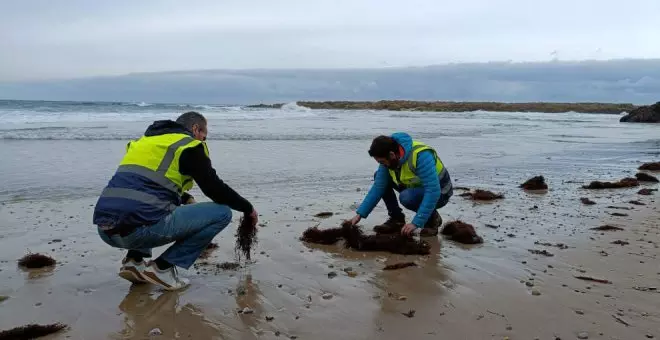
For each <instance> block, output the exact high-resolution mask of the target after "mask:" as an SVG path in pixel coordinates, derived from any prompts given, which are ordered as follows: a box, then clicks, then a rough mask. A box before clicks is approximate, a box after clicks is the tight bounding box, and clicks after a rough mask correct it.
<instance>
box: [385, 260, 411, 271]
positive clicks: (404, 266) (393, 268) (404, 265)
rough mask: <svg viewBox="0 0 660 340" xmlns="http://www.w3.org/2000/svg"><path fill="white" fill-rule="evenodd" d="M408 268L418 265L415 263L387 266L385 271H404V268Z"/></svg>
mask: <svg viewBox="0 0 660 340" xmlns="http://www.w3.org/2000/svg"><path fill="white" fill-rule="evenodd" d="M408 267H417V263H415V262H399V263H395V264H390V265H387V266H385V268H383V270H396V269H403V268H408Z"/></svg>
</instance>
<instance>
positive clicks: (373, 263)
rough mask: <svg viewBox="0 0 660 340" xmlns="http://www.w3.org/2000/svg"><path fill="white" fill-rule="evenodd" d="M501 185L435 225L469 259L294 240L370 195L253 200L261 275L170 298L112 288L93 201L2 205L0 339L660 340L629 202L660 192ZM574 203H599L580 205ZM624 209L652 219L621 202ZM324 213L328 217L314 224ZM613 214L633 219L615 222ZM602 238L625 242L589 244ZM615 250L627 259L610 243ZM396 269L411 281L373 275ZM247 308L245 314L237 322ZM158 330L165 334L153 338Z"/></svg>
mask: <svg viewBox="0 0 660 340" xmlns="http://www.w3.org/2000/svg"><path fill="white" fill-rule="evenodd" d="M507 171H511V172H512V173H513V172H515V171H516V170H515V169H510V170H506V171H505V170H498V172H500V175H501V176H502V177H501V178H508V179H510V181H508V182H506V181H505V182H502V183H498V182H496V181H487V180H482V181H481V182H478V181H476V180H474V181H471V182H470V183H469V184H467V185H473V188H482V189H488V190H493V191H495V192H499V193H503V194H504V195H505V198H504V199H501V200H497V201H493V202H474V201H471V200H468V199H465V198H463V197H459V196H458V194H460V193H461V191H460V190H457V191H456V194H455V196H454V197H453V198H452V199H451V201H450V203H449V205H448V206H447V207H445V208H444V209H442V210H441V215H442V216H443V219H444V222H445V223H446V222H448V221H450V220H453V219H461V220H464V221H465V222H468V223H471V224H473V225H474V226H475V228H476V229H477V232H478V233H479V235H480V236H482V237H483V238H484V243H483V244H480V245H474V246H465V245H460V244H457V243H455V242H452V241H447V240H444V239H442V237H438V238H431V239H429V241H430V242H431V244H432V252H431V255H429V256H401V255H391V254H386V253H359V252H355V251H352V250H345V249H343V248H342V247H341V244H338V245H334V246H318V245H311V244H305V243H303V242H300V241H299V240H298V237H299V236H300V235H301V233H302V232H303V230H305V229H306V228H308V227H310V226H315V225H319V227H320V228H329V227H335V226H337V225H339V223H340V222H341V221H342V219H346V218H350V217H352V215H353V211H354V208H355V203H356V202H358V201H359V200H361V199H362V197H363V195H364V194H365V190H366V189H367V188H368V187H367V185H362V186H360V187H359V189H361V191H360V192H357V191H356V188H346V190H342V191H328V192H315V191H313V190H309V191H305V190H303V189H299V190H292V191H281V192H279V193H272V194H269V195H267V196H258V195H256V194H254V195H252V196H250V198H251V200H252V201H253V202H254V203H255V205H256V206H257V207H258V208H259V209H258V210H259V212H260V214H261V215H262V217H261V220H260V222H261V223H263V224H264V225H263V226H262V227H261V228H260V230H259V235H258V236H259V244H258V246H257V249H256V254H255V255H254V256H253V260H254V262H253V263H250V264H243V266H242V267H241V268H239V269H237V270H226V271H223V270H219V271H218V270H204V269H203V268H198V269H193V268H191V270H189V271H187V272H186V271H183V270H182V271H181V273H182V274H184V275H188V276H189V277H190V278H191V281H192V285H191V286H190V287H189V288H188V289H186V290H184V291H182V292H168V293H163V292H161V291H159V290H158V289H156V288H155V287H153V286H150V285H135V286H132V287H131V286H130V284H129V283H128V282H126V281H124V280H122V279H121V278H119V277H117V276H116V272H117V270H118V267H119V261H120V260H121V258H122V256H123V252H121V251H119V250H116V249H112V248H110V247H108V246H107V245H106V244H104V243H103V242H102V241H101V240H100V239H99V238H98V235H97V234H96V232H95V230H94V229H93V228H92V227H91V226H90V224H89V221H90V220H91V214H92V209H93V206H92V205H93V204H94V202H95V198H81V199H69V200H39V201H22V202H7V203H2V205H0V223H1V225H2V230H3V233H2V235H1V236H0V249H2V252H0V282H2V285H1V286H0V295H5V296H8V297H9V298H8V299H7V300H5V301H4V302H0V329H8V328H11V327H15V326H19V325H23V324H27V323H30V322H33V321H35V322H39V323H54V322H62V323H66V324H68V325H69V328H68V329H67V330H66V331H63V332H61V333H59V334H58V335H56V336H53V337H51V338H53V339H60V338H61V339H65V338H71V339H149V338H163V339H177V338H181V339H276V338H279V339H282V338H296V337H297V338H298V339H377V338H384V339H401V338H409V339H506V338H508V339H535V338H539V339H556V338H560V339H576V338H578V336H580V337H582V338H584V336H585V335H586V336H588V338H589V339H643V338H648V337H649V336H652V337H660V331H658V327H657V325H658V324H660V303H658V301H660V291H658V290H657V289H654V288H660V267H658V255H659V254H660V251H659V249H658V246H659V245H660V236H659V235H660V229H659V226H660V211H658V207H659V204H658V202H657V200H658V199H657V195H658V194H657V193H655V194H654V195H650V196H642V195H638V194H637V191H638V190H639V189H640V188H642V187H648V188H657V187H658V184H654V183H644V184H642V185H641V186H640V187H637V188H624V189H611V190H610V189H608V190H585V189H581V185H583V184H586V183H588V181H589V180H592V179H594V175H593V174H590V175H588V176H586V175H580V174H579V173H578V174H575V178H574V179H575V182H573V181H566V180H561V179H559V178H557V177H554V176H552V175H551V176H547V178H546V181H547V183H548V185H549V186H550V189H549V190H548V191H547V192H536V193H535V192H526V191H523V190H522V189H520V188H518V187H517V184H519V183H522V182H523V181H524V180H525V179H527V178H523V177H521V178H515V179H514V178H513V177H512V176H507V175H511V174H508V173H506V172H507ZM602 171H603V172H606V171H607V172H609V173H613V175H609V176H606V175H600V176H599V178H601V179H604V180H605V179H610V178H611V179H616V178H623V177H624V176H623V173H622V172H621V171H616V170H611V169H609V170H602ZM625 172H626V173H630V172H634V168H633V169H626V170H625ZM657 174H658V173H655V175H657ZM530 177H531V176H530ZM587 177H588V178H587ZM463 182H466V181H460V182H459V183H456V185H463V184H465V183H463ZM581 197H589V198H591V199H592V200H594V201H595V202H596V203H597V204H595V205H583V204H582V203H581V202H580V198H581ZM200 200H202V199H201V198H200ZM631 200H638V201H640V202H643V203H645V204H646V205H644V206H638V205H633V204H630V203H627V202H629V201H631ZM608 206H615V207H619V208H624V209H618V208H608ZM321 211H332V212H334V213H335V214H334V215H333V216H332V217H329V218H325V219H323V218H316V217H314V215H315V214H317V213H318V212H321ZM615 212H619V213H625V214H627V215H628V216H612V215H611V213H615ZM406 213H407V217H408V219H410V218H412V216H413V215H412V213H411V212H409V211H406ZM384 219H385V212H384V208H383V207H382V206H379V207H377V208H376V210H375V211H374V213H373V214H372V216H370V217H369V219H367V220H364V221H363V224H364V228H365V230H367V231H369V232H370V228H371V226H373V225H374V224H377V223H380V222H382V221H383V220H384ZM237 222H238V216H234V222H233V223H232V224H231V225H230V226H229V227H228V229H226V230H224V231H223V232H222V233H220V234H219V235H218V236H217V237H216V238H215V240H214V242H216V243H217V244H218V245H219V248H218V249H216V250H215V251H213V253H212V254H211V256H210V257H209V258H207V259H204V260H199V261H200V262H201V261H208V262H211V263H221V262H225V261H233V260H234V254H233V249H234V240H235V239H234V233H235V230H236V229H235V228H236V223H237ZM486 224H489V225H491V226H490V227H488V226H486ZM604 224H611V225H615V226H620V227H622V228H623V229H624V230H622V231H595V230H591V229H590V228H593V227H598V226H601V225H604ZM492 226H499V227H498V228H497V229H495V228H492ZM617 240H621V241H626V242H628V243H629V244H626V245H618V244H612V242H614V241H617ZM546 243H547V244H550V245H549V246H546V245H543V244H546ZM558 243H561V244H564V245H565V246H567V247H558V246H556V244H558ZM162 250H164V248H159V249H156V250H155V255H157V254H159V253H160V252H161V251H162ZM530 250H540V251H542V250H546V251H547V252H549V253H551V254H552V255H553V256H544V255H538V254H533V253H532V252H530ZM27 251H31V252H41V253H45V254H48V255H51V256H53V257H54V258H56V259H57V260H58V265H57V266H56V267H55V268H53V269H51V270H30V271H25V270H22V269H19V268H18V267H17V265H16V260H17V259H18V258H20V257H21V256H23V255H24V254H25V253H26V252H27ZM401 261H414V262H416V263H417V264H418V266H417V267H408V268H404V269H400V270H392V271H383V270H382V269H383V267H384V266H385V265H387V264H393V263H397V262H401ZM331 272H334V274H336V276H335V275H334V274H330V275H328V274H329V273H331ZM349 273H350V274H349ZM355 274H357V275H355ZM575 276H592V277H595V278H602V279H607V280H610V281H611V283H610V284H606V283H597V282H589V281H583V280H580V279H577V278H576V277H575ZM324 294H325V296H324ZM246 307H247V308H249V309H251V310H252V311H253V312H252V313H248V314H245V313H240V312H239V311H242V310H243V309H244V308H246ZM411 310H414V315H413V313H409V312H410V311H411ZM404 313H407V314H408V316H406V315H404ZM411 315H412V317H409V316H411ZM154 329H158V330H159V331H160V332H162V335H160V336H152V337H150V336H149V333H150V331H152V330H154ZM580 333H583V334H580Z"/></svg>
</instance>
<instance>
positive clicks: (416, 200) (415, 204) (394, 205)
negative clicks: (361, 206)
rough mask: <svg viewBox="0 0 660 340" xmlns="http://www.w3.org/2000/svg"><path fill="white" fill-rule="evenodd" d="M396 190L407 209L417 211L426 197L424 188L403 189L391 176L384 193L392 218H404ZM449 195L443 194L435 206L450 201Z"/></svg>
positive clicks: (438, 207)
mask: <svg viewBox="0 0 660 340" xmlns="http://www.w3.org/2000/svg"><path fill="white" fill-rule="evenodd" d="M394 190H396V191H398V192H399V201H401V204H402V205H403V206H404V207H406V209H409V210H412V211H414V212H417V210H418V209H419V206H420V205H422V200H423V199H424V188H421V187H420V188H409V189H403V190H401V189H400V188H399V187H397V186H396V185H395V184H394V181H392V179H391V178H390V182H389V184H388V185H387V188H385V193H384V194H383V202H384V203H385V207H386V208H387V213H388V215H389V216H390V217H392V218H400V219H403V218H404V215H403V210H402V209H401V207H400V206H399V202H398V201H397V199H396V195H395V194H394ZM449 197H450V196H447V195H441V196H440V199H439V200H438V203H436V205H435V208H436V209H440V208H442V207H444V206H445V205H447V202H449Z"/></svg>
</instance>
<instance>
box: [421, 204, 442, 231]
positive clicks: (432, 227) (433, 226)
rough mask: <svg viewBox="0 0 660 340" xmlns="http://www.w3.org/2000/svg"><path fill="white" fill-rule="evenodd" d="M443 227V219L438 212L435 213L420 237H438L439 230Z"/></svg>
mask: <svg viewBox="0 0 660 340" xmlns="http://www.w3.org/2000/svg"><path fill="white" fill-rule="evenodd" d="M441 225H442V217H441V216H440V214H438V211H437V210H435V211H433V214H431V217H429V220H428V221H427V222H426V225H425V226H424V228H422V230H420V232H419V236H436V235H438V228H440V226H441Z"/></svg>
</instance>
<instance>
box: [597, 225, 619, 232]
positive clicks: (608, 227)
mask: <svg viewBox="0 0 660 340" xmlns="http://www.w3.org/2000/svg"><path fill="white" fill-rule="evenodd" d="M591 230H599V231H614V230H623V228H621V227H616V226H613V225H609V224H606V225H602V226H600V227H593V228H591Z"/></svg>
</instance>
